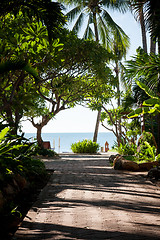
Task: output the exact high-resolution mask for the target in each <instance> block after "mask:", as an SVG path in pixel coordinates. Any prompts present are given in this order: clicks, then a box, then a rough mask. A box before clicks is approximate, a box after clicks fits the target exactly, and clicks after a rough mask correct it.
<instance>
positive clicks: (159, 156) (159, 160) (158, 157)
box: [156, 153, 160, 162]
mask: <svg viewBox="0 0 160 240" xmlns="http://www.w3.org/2000/svg"><path fill="white" fill-rule="evenodd" d="M156 161H158V162H160V153H159V154H158V155H157V156H156Z"/></svg>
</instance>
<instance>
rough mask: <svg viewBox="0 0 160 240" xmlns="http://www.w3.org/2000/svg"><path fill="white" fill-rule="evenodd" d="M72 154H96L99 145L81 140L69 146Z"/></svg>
mask: <svg viewBox="0 0 160 240" xmlns="http://www.w3.org/2000/svg"><path fill="white" fill-rule="evenodd" d="M71 149H72V151H73V152H74V153H96V152H97V151H98V150H99V144H97V143H96V142H92V141H91V140H87V139H85V140H83V141H81V142H80V141H79V142H77V143H73V144H72V145H71Z"/></svg>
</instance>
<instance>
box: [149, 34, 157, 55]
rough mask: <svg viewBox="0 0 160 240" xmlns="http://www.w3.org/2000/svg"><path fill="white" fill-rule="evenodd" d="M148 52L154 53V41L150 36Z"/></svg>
mask: <svg viewBox="0 0 160 240" xmlns="http://www.w3.org/2000/svg"><path fill="white" fill-rule="evenodd" d="M150 53H154V54H155V53H156V43H155V41H153V39H152V37H151V38H150Z"/></svg>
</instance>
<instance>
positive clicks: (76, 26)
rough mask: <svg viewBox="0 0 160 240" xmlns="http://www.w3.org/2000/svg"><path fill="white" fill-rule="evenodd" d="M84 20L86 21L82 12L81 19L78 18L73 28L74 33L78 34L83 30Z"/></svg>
mask: <svg viewBox="0 0 160 240" xmlns="http://www.w3.org/2000/svg"><path fill="white" fill-rule="evenodd" d="M83 20H84V13H83V12H81V13H80V15H79V17H78V18H77V21H76V22H75V24H74V26H73V31H74V32H76V33H77V32H78V31H79V30H80V29H81V27H82V23H83Z"/></svg>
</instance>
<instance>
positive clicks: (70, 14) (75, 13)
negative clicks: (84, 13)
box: [66, 5, 81, 22]
mask: <svg viewBox="0 0 160 240" xmlns="http://www.w3.org/2000/svg"><path fill="white" fill-rule="evenodd" d="M80 12H81V6H80V5H78V6H76V7H74V8H73V9H71V10H70V11H69V12H68V13H67V14H66V16H67V19H68V20H69V21H71V22H72V21H73V20H75V18H76V17H77V16H78V15H79V14H80Z"/></svg>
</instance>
